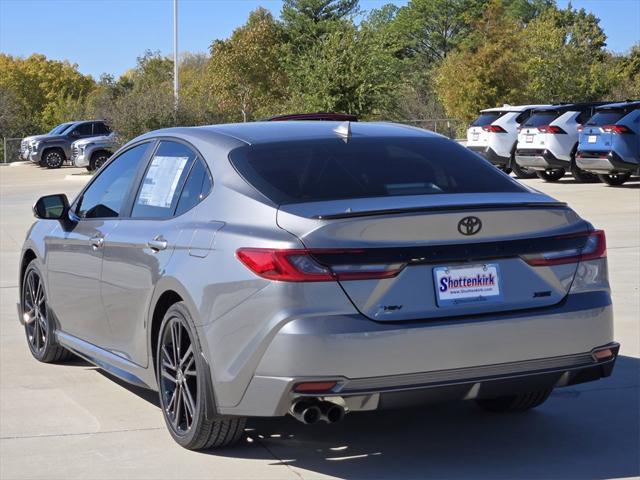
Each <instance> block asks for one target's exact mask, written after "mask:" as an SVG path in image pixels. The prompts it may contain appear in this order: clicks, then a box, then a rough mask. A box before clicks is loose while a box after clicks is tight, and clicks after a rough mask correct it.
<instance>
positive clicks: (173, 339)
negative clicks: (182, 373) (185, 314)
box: [171, 322, 178, 365]
mask: <svg viewBox="0 0 640 480" xmlns="http://www.w3.org/2000/svg"><path fill="white" fill-rule="evenodd" d="M175 324H176V323H175V322H173V323H172V324H171V347H172V352H173V359H172V360H173V364H174V365H178V352H177V350H176V329H175Z"/></svg>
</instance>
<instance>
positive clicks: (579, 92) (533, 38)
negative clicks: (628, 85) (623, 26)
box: [519, 6, 612, 103]
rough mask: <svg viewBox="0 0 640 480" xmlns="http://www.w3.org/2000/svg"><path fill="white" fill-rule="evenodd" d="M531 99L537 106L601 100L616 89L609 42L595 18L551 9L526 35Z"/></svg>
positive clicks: (581, 12) (523, 52)
mask: <svg viewBox="0 0 640 480" xmlns="http://www.w3.org/2000/svg"><path fill="white" fill-rule="evenodd" d="M522 37H523V39H522V44H523V48H520V49H519V52H520V62H522V63H523V64H524V69H525V72H526V76H527V83H526V85H525V86H524V89H525V91H526V96H527V98H528V99H529V100H530V101H532V102H545V103H546V102H571V101H586V100H597V99H600V98H603V97H605V96H606V95H607V94H608V92H609V90H610V88H611V82H612V78H611V71H610V70H609V69H608V68H607V66H608V61H607V60H608V53H607V52H606V50H605V46H606V36H605V34H604V32H603V31H602V28H600V25H599V19H598V18H597V17H596V16H595V15H593V14H592V13H587V12H585V10H584V9H582V10H574V9H572V8H571V7H570V6H569V7H568V8H566V9H564V10H557V9H547V10H545V11H544V12H543V13H542V15H540V16H539V17H538V18H536V19H535V20H533V21H532V22H531V23H530V24H529V25H528V26H527V28H526V29H525V30H524V31H523V35H522Z"/></svg>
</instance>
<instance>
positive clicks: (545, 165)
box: [516, 148, 570, 170]
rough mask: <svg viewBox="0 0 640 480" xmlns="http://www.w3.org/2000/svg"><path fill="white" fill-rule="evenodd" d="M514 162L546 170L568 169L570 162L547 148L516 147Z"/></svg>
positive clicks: (532, 168)
mask: <svg viewBox="0 0 640 480" xmlns="http://www.w3.org/2000/svg"><path fill="white" fill-rule="evenodd" d="M516 163H517V164H518V165H520V166H521V167H525V168H528V169H530V170H547V169H556V168H563V169H565V170H566V169H568V168H569V166H570V164H569V162H567V161H566V160H561V159H559V158H558V157H556V156H555V155H554V154H553V153H551V152H550V151H549V150H541V149H535V150H534V149H525V148H522V149H517V150H516Z"/></svg>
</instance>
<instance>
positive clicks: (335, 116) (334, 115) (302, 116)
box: [263, 112, 358, 122]
mask: <svg viewBox="0 0 640 480" xmlns="http://www.w3.org/2000/svg"><path fill="white" fill-rule="evenodd" d="M285 120H316V121H331V120H335V121H340V122H346V121H349V122H357V121H358V117H357V116H355V115H352V114H350V113H338V112H314V113H287V114H283V115H275V116H273V117H269V118H265V119H264V120H263V121H265V122H283V121H285Z"/></svg>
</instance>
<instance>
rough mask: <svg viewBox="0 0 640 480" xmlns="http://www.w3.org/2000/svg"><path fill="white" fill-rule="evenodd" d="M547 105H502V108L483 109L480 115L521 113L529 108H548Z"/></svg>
mask: <svg viewBox="0 0 640 480" xmlns="http://www.w3.org/2000/svg"><path fill="white" fill-rule="evenodd" d="M548 106H550V105H549V104H539V105H507V104H505V105H503V106H502V107H494V108H485V109H484V110H480V112H481V113H484V112H523V111H525V110H529V109H531V108H540V107H548Z"/></svg>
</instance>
